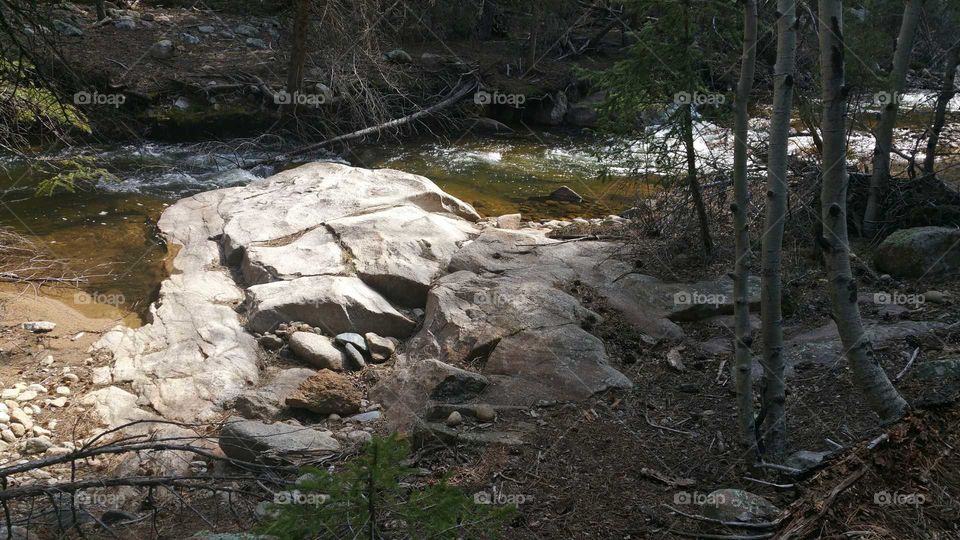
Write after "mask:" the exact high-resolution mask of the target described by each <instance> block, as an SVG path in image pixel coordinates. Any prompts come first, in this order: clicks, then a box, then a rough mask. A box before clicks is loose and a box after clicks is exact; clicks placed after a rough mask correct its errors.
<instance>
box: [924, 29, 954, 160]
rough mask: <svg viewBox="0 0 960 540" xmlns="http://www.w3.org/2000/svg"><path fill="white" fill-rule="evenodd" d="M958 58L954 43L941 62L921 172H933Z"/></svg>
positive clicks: (952, 95) (951, 97) (952, 92)
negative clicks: (939, 81) (937, 94)
mask: <svg viewBox="0 0 960 540" xmlns="http://www.w3.org/2000/svg"><path fill="white" fill-rule="evenodd" d="M958 60H960V44H958V43H954V44H953V46H952V47H950V50H949V51H947V57H946V59H945V60H944V62H943V87H942V88H941V90H940V95H939V96H938V97H937V106H936V108H935V109H934V113H933V125H932V126H931V127H930V139H928V140H927V156H926V158H924V160H923V172H924V173H925V174H933V166H934V164H935V162H936V160H937V144H938V143H939V142H940V132H941V131H943V124H944V122H945V120H946V116H947V105H948V104H949V103H950V100H951V99H953V97H954V96H955V95H957V91H956V87H955V86H954V84H956V76H957V61H958Z"/></svg>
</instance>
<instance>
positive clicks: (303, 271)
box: [89, 163, 732, 425]
mask: <svg viewBox="0 0 960 540" xmlns="http://www.w3.org/2000/svg"><path fill="white" fill-rule="evenodd" d="M159 228H160V230H161V232H162V233H163V235H164V236H165V237H166V239H167V241H168V244H169V246H170V249H171V253H173V254H174V256H173V259H172V263H171V268H172V271H171V276H170V277H169V278H168V279H167V280H165V281H164V282H163V284H162V286H161V291H160V297H159V299H158V301H157V302H156V303H155V305H153V306H152V307H151V312H150V314H151V321H150V323H149V324H147V325H145V326H144V327H142V328H138V329H130V328H124V327H117V328H115V329H113V330H111V331H110V332H108V333H107V334H105V335H104V336H103V337H102V338H101V339H100V341H99V342H98V343H97V344H95V346H94V348H95V349H99V350H101V351H103V352H104V353H109V354H111V355H112V358H113V363H112V366H111V367H110V368H108V369H107V370H105V372H104V373H100V374H98V381H100V382H101V383H102V385H103V386H104V388H102V389H100V390H97V391H96V392H95V394H94V397H91V398H89V399H90V400H91V401H90V404H91V405H94V406H95V407H96V410H97V411H98V413H99V415H100V416H101V418H102V419H103V420H104V421H105V423H107V424H111V425H116V424H118V423H122V422H123V421H125V420H129V419H141V418H154V417H162V418H166V419H172V420H179V421H185V422H193V421H215V420H219V419H220V418H222V416H223V414H224V412H225V410H226V409H229V407H230V406H231V404H237V403H241V404H243V405H244V406H245V407H246V408H248V409H250V410H251V411H254V412H255V413H256V414H254V416H259V417H264V418H268V417H273V416H276V414H278V412H279V410H280V409H282V407H283V403H281V402H279V401H277V400H273V399H269V397H270V396H269V395H268V394H270V393H271V391H278V390H277V388H281V387H282V388H284V389H288V390H292V385H290V384H279V383H278V382H277V381H278V380H279V379H278V378H277V377H278V376H277V375H276V374H269V375H263V374H261V362H260V355H262V354H265V351H264V349H261V346H260V345H259V344H258V342H257V340H256V339H255V338H254V335H253V333H262V332H271V331H273V330H274V329H276V328H278V327H279V326H280V325H281V324H286V323H289V322H292V321H297V322H299V323H302V324H306V325H309V327H311V328H315V329H316V331H317V332H321V333H323V334H326V335H327V336H328V337H332V336H335V335H337V334H341V333H345V332H349V333H356V334H360V335H363V334H365V333H374V334H376V335H378V336H383V338H385V339H386V338H391V339H394V338H395V339H397V340H400V341H405V343H404V344H403V345H402V346H401V348H400V351H401V353H400V354H397V355H395V360H394V362H393V363H392V364H388V367H387V368H378V369H381V370H383V369H386V370H385V371H383V372H382V375H381V376H380V377H379V380H380V383H379V384H378V385H377V386H376V387H375V388H373V389H372V390H371V395H374V394H375V395H376V399H377V400H378V401H380V402H382V403H383V404H384V405H385V406H386V407H387V409H388V411H387V413H388V415H389V414H392V413H391V411H390V410H389V409H390V408H391V406H393V408H394V409H395V412H396V411H407V412H414V413H417V412H418V411H420V410H421V409H422V408H423V407H424V406H428V405H429V403H430V402H448V403H452V402H467V401H469V402H473V403H480V404H486V403H489V404H493V405H498V406H501V405H503V406H517V405H528V404H532V403H535V402H537V401H540V400H554V401H557V400H579V399H583V398H586V397H589V396H590V395H592V394H594V393H596V392H600V391H603V390H606V389H610V388H626V387H629V386H631V383H630V381H629V380H628V379H627V377H625V376H624V375H623V374H621V373H620V372H619V371H617V370H616V369H614V368H613V367H611V365H610V362H609V359H608V357H607V352H606V350H605V347H604V344H603V342H602V341H601V340H600V339H598V338H597V337H595V336H594V335H592V334H591V333H590V332H589V329H590V328H591V327H592V326H593V325H594V324H595V323H596V322H597V321H598V320H599V319H600V316H599V315H598V314H596V313H593V312H592V311H590V310H588V309H586V308H584V307H583V306H582V305H581V304H580V302H579V300H578V299H577V298H575V297H573V296H571V295H570V294H568V293H567V292H566V290H567V287H568V285H569V284H570V283H571V282H574V281H579V282H580V283H582V284H585V285H587V286H589V287H591V288H593V289H595V290H596V291H597V292H598V293H599V294H600V295H601V296H603V297H604V298H606V300H607V301H608V303H609V304H610V305H611V307H613V308H615V309H617V310H619V311H621V312H623V313H624V315H625V316H626V318H627V319H628V320H629V321H631V322H632V323H633V324H634V325H635V326H637V327H638V328H640V329H641V330H642V331H643V332H644V333H646V334H648V335H650V336H652V337H654V338H656V339H662V338H676V337H678V336H680V335H682V330H681V329H680V327H679V326H677V324H676V323H675V322H674V320H677V321H682V320H691V319H697V318H702V317H708V316H713V315H717V314H721V313H725V312H729V311H731V310H732V303H731V300H732V299H731V298H729V296H730V295H729V291H730V290H731V288H732V283H730V282H729V279H726V280H724V279H721V280H718V281H715V282H704V283H701V284H694V285H683V284H668V283H663V282H661V281H660V280H658V279H655V278H653V277H650V276H644V275H640V274H637V273H635V272H634V267H633V266H632V264H630V263H627V262H623V261H621V260H620V258H618V257H617V246H616V245H614V244H611V243H606V242H599V241H582V242H559V241H556V240H551V239H549V238H547V236H546V232H547V231H546V230H545V229H537V228H523V229H520V230H505V229H500V228H497V227H495V226H493V225H489V224H487V225H485V224H484V223H482V222H480V217H479V216H478V215H477V213H476V212H475V211H474V210H473V208H472V207H470V206H469V205H467V204H465V203H463V202H461V201H459V200H458V199H456V198H454V197H452V196H450V195H448V194H446V193H444V192H443V191H441V190H440V189H439V188H438V187H437V186H436V185H434V184H433V183H432V182H431V181H429V180H427V179H426V178H423V177H420V176H416V175H412V174H407V173H402V172H399V171H392V170H367V169H360V168H354V167H349V166H345V165H340V164H335V163H312V164H308V165H304V166H301V167H298V168H295V169H291V170H288V171H284V172H282V173H280V174H277V175H274V176H272V177H270V178H266V179H262V180H257V181H255V182H253V183H251V184H249V185H246V186H241V187H232V188H227V189H220V190H216V191H211V192H207V193H201V194H198V195H195V196H193V197H189V198H186V199H183V200H181V201H179V202H177V203H176V204H174V205H172V206H171V207H170V208H168V209H167V210H166V211H165V212H164V214H163V216H162V218H161V219H160V222H159ZM691 293H696V294H697V295H699V296H701V297H709V298H711V299H712V300H711V302H712V303H711V304H704V303H703V302H686V303H684V302H683V301H678V300H677V298H678V295H683V294H687V295H688V296H689V295H690V294H691ZM724 295H726V296H724ZM420 310H423V312H425V314H423V312H421V311H420ZM421 317H422V320H421ZM264 343H267V342H264ZM280 345H281V346H282V342H281V343H280ZM307 367H308V366H307V365H304V366H303V368H307ZM314 367H315V366H314ZM306 371H307V370H306V369H304V371H303V372H301V371H297V372H296V373H295V374H296V379H297V380H302V379H303V378H305V377H306V376H307V373H306ZM291 380H292V379H291ZM288 387H290V388H288ZM271 389H273V390H271ZM284 391H286V390H284ZM241 397H242V399H239V401H238V398H241ZM119 398H122V399H119ZM394 416H396V415H394Z"/></svg>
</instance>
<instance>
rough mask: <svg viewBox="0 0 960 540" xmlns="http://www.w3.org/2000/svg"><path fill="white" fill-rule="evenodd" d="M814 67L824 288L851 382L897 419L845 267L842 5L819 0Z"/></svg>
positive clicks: (898, 408) (898, 404)
mask: <svg viewBox="0 0 960 540" xmlns="http://www.w3.org/2000/svg"><path fill="white" fill-rule="evenodd" d="M819 5H820V10H819V14H818V18H819V23H820V71H821V80H822V84H823V121H822V123H821V126H822V129H823V190H822V192H821V194H820V202H821V208H822V215H821V220H822V222H823V236H824V238H823V239H822V243H823V245H824V257H825V259H826V262H827V277H828V287H829V288H830V300H831V302H832V304H833V319H834V321H835V322H836V323H837V329H838V330H839V333H840V340H841V342H842V343H843V350H844V351H846V352H845V355H846V357H847V360H848V361H849V362H850V367H851V369H852V370H853V381H854V384H855V385H856V386H857V387H858V388H859V389H860V390H861V392H863V394H864V396H865V398H866V401H867V403H868V404H869V405H870V407H871V408H872V409H873V410H874V411H875V412H876V413H877V414H878V415H879V416H880V418H881V419H882V420H884V421H891V420H895V419H897V418H899V417H900V416H902V415H903V413H904V412H905V411H906V410H907V403H906V401H904V400H903V398H902V397H900V394H899V393H898V392H897V390H896V389H895V388H894V387H893V385H892V384H891V383H890V379H888V378H887V374H886V373H884V371H883V368H882V367H880V364H879V362H878V361H877V358H876V356H875V355H874V352H873V344H872V343H871V342H870V339H869V338H868V337H867V336H866V334H865V332H864V329H863V321H862V320H861V319H860V309H859V307H858V306H857V283H856V281H854V279H853V275H852V273H851V271H850V251H849V249H850V248H849V244H848V238H847V204H846V201H847V180H848V178H847V162H846V150H847V148H846V139H845V134H846V131H845V127H846V118H845V116H846V107H847V89H846V88H845V87H844V84H845V74H844V66H843V61H844V43H843V5H842V1H841V0H819Z"/></svg>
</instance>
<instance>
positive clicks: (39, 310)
mask: <svg viewBox="0 0 960 540" xmlns="http://www.w3.org/2000/svg"><path fill="white" fill-rule="evenodd" d="M860 251H861V252H862V251H863V250H860ZM861 254H864V253H861ZM683 262H685V261H682V260H680V261H677V264H682V263H683ZM724 266H725V263H723V262H719V261H718V262H715V263H714V265H713V266H711V267H707V268H704V267H702V266H701V267H700V270H699V271H692V270H691V268H692V266H687V265H683V270H682V272H683V274H684V277H695V275H696V274H699V273H700V272H703V273H704V274H703V275H708V274H710V272H714V273H715V271H717V270H720V269H722V268H723V267H724ZM661 270H663V269H662V268H661ZM664 277H666V276H664ZM788 282H789V286H788V295H787V296H788V298H791V299H794V300H793V301H792V302H791V303H790V305H791V306H792V310H791V312H790V313H789V314H788V316H787V318H786V321H785V326H786V329H787V330H786V339H787V343H788V347H789V346H790V344H791V343H792V342H791V339H792V338H794V337H797V336H801V337H802V336H809V335H812V334H811V332H813V331H815V330H817V329H819V328H821V327H823V325H825V324H828V323H829V321H830V319H829V311H830V309H829V301H828V299H827V296H826V294H825V291H824V289H823V286H824V283H823V276H822V273H821V272H820V271H819V269H818V268H816V267H807V268H806V269H805V271H802V272H796V277H794V278H793V279H789V280H788ZM898 290H901V291H903V292H904V293H905V294H907V293H911V291H920V292H930V291H933V290H937V291H940V292H942V293H944V294H943V296H944V300H942V301H938V302H927V303H924V304H922V305H918V306H915V309H909V310H899V309H897V310H890V309H889V307H887V306H884V305H877V304H875V303H871V302H869V301H865V302H861V308H862V311H863V313H864V317H865V318H866V320H867V321H868V326H869V325H870V324H878V325H879V324H881V323H880V321H883V322H884V323H890V322H895V321H938V322H941V323H944V324H945V325H947V326H946V328H942V329H940V330H937V331H933V332H923V333H918V334H910V335H906V336H904V337H903V338H902V339H895V340H892V341H885V342H884V343H882V344H878V346H877V352H878V358H879V359H880V361H881V364H882V365H883V367H884V369H885V370H886V372H887V374H888V376H889V377H890V378H891V379H895V378H897V377H898V374H900V373H901V372H902V371H904V367H905V366H906V365H907V362H908V361H909V358H910V357H914V360H915V361H914V364H913V367H912V368H911V369H910V370H907V371H906V374H905V376H903V377H902V378H901V379H900V380H899V381H898V382H897V385H898V388H899V389H900V390H901V391H902V392H903V393H904V395H905V397H906V398H907V399H908V400H909V401H910V402H911V403H914V404H922V403H923V402H924V401H927V402H929V399H928V398H929V397H930V393H931V389H930V387H929V386H928V385H927V384H926V383H925V382H921V381H915V380H914V379H912V378H911V376H910V375H911V374H912V373H913V371H915V370H916V369H917V368H918V367H919V366H921V365H922V364H924V363H927V362H932V361H936V360H938V359H942V358H956V357H957V354H958V352H960V331H958V330H957V329H956V328H957V324H956V323H958V321H960V311H958V310H957V308H956V306H957V303H958V302H960V279H956V278H953V279H941V280H928V281H924V282H905V283H902V284H901V287H900V288H899V289H898ZM12 292H14V291H12V290H11V291H9V292H7V293H6V294H5V295H4V297H3V300H4V305H5V307H6V309H5V313H4V323H3V324H4V328H3V331H2V334H0V337H2V339H3V341H4V344H3V351H4V352H3V355H4V361H3V363H2V366H0V370H2V371H0V374H2V378H3V379H4V380H8V379H10V378H11V377H13V378H17V379H18V380H19V379H22V380H24V381H25V382H40V383H43V382H46V379H45V377H46V378H49V377H50V376H51V373H53V371H57V370H62V369H63V367H69V368H70V369H71V370H73V371H74V372H75V373H77V374H78V375H80V379H81V382H80V384H79V385H78V388H77V390H78V391H80V392H82V387H84V386H85V385H86V382H87V381H89V380H90V379H89V377H90V370H91V369H92V368H93V367H96V366H95V365H93V362H91V361H90V360H88V356H87V352H86V350H87V348H88V347H89V344H90V342H91V340H92V339H95V337H96V336H97V335H98V334H99V333H100V332H102V331H103V330H105V329H107V328H109V327H110V326H112V325H113V324H115V323H117V322H118V321H117V320H116V319H110V318H103V317H101V318H89V317H87V316H86V315H84V314H79V313H78V314H76V316H75V317H68V318H66V319H65V318H64V317H63V315H62V314H59V313H58V316H57V319H58V320H67V323H65V324H63V325H62V326H60V327H58V329H57V332H56V333H55V334H53V335H48V336H44V337H37V338H30V339H26V340H25V339H24V336H23V335H22V334H24V331H23V330H22V329H20V328H18V325H19V322H21V321H22V320H33V319H43V318H44V315H45V314H47V316H48V317H49V313H50V309H62V308H61V307H58V306H59V303H58V302H56V301H54V300H51V299H42V298H41V299H39V300H38V299H32V300H31V299H24V296H23V294H20V295H13V294H11V293H12ZM20 292H21V293H22V292H23V291H20ZM570 292H571V293H573V294H575V295H576V296H578V297H579V298H580V299H581V300H582V301H584V303H585V304H584V305H585V306H587V307H589V308H590V309H592V310H594V311H595V312H597V313H599V314H600V315H602V316H603V318H604V320H603V322H602V323H601V324H600V325H598V326H597V327H595V328H594V330H593V332H594V333H595V335H597V336H598V337H600V338H601V339H602V340H603V341H604V343H605V346H606V348H607V351H608V354H609V356H610V358H611V364H612V365H613V366H614V367H616V368H617V369H619V370H620V371H621V372H623V373H624V374H626V375H627V376H628V377H629V378H630V379H631V380H632V381H633V382H634V384H635V385H636V386H635V388H634V389H632V390H630V391H626V392H624V391H617V392H610V393H607V394H604V395H598V396H596V397H594V398H593V399H591V400H588V401H586V402H581V403H569V404H562V405H553V406H550V405H546V406H542V407H535V408H532V409H529V410H521V411H513V412H509V413H503V414H501V417H500V418H498V423H503V424H518V423H522V424H527V425H530V426H533V427H534V428H535V429H534V430H533V436H532V438H531V440H530V441H528V444H525V445H522V446H519V447H502V446H489V447H486V448H475V447H466V446H453V447H448V446H436V447H433V446H428V447H425V448H421V449H420V450H419V451H418V452H417V453H416V454H415V461H414V462H413V463H412V466H414V467H417V468H419V469H420V470H421V471H422V474H423V477H422V478H421V479H420V481H427V482H430V481H434V480H437V479H439V478H443V477H449V478H451V481H452V483H453V484H455V485H457V486H459V487H461V488H462V489H464V490H465V491H466V492H467V493H475V492H478V491H483V490H486V491H488V492H489V491H490V490H493V491H494V492H496V493H499V494H501V495H503V496H508V497H512V500H514V501H520V504H519V505H518V512H517V514H516V515H515V518H514V519H513V520H512V521H511V523H510V524H509V525H507V526H506V527H505V528H504V529H503V530H502V531H501V532H502V533H503V537H505V538H543V539H554V538H683V537H691V536H697V535H704V534H720V535H742V534H744V533H757V534H761V536H762V534H766V532H767V531H749V530H747V531H745V530H743V529H739V528H733V529H731V528H727V527H725V526H720V525H715V524H711V523H707V522H704V521H702V520H699V519H691V518H689V517H685V516H683V515H681V514H680V513H678V511H679V512H683V513H687V514H690V515H700V514H701V511H700V510H699V507H698V506H696V504H695V502H696V501H697V500H700V499H703V498H704V497H706V496H707V495H708V494H710V493H711V492H713V491H714V490H716V489H723V488H736V489H744V490H747V491H750V492H752V493H755V494H758V495H762V496H764V497H766V498H767V499H768V500H769V501H771V502H772V503H773V504H775V505H776V506H777V507H778V508H780V509H783V510H789V513H788V514H787V516H786V517H785V518H783V520H782V523H781V525H782V527H783V528H788V529H794V528H796V529H797V530H799V531H801V532H800V533H798V534H797V535H796V536H794V537H797V538H815V537H821V536H830V535H831V534H842V533H844V532H849V531H854V530H855V531H862V533H861V536H860V537H862V538H908V537H915V538H954V537H957V535H960V531H958V530H957V528H956V527H957V525H956V524H957V517H958V516H960V502H958V499H957V497H960V483H958V482H957V478H956V471H958V470H960V456H958V454H957V449H956V444H957V443H958V439H960V424H958V422H957V420H958V418H960V405H958V404H956V403H952V404H946V405H944V404H943V403H938V404H937V405H936V406H932V405H929V403H928V405H925V406H923V407H919V408H918V409H917V410H915V412H913V413H911V415H910V416H909V417H908V418H907V419H905V420H903V421H901V422H899V423H897V424H894V425H892V426H882V425H880V424H879V422H878V421H877V418H876V417H875V415H874V414H873V413H872V412H870V411H869V410H868V409H867V408H866V407H865V405H864V404H863V402H862V399H861V398H860V395H859V393H858V392H857V391H856V389H855V388H854V387H853V385H852V382H851V376H850V371H849V369H848V367H847V366H846V365H845V363H844V362H843V361H842V359H840V358H836V357H831V358H824V359H813V358H811V359H809V360H810V361H805V362H803V363H801V364H798V365H797V366H796V375H795V376H793V377H792V378H791V379H789V380H788V392H789V393H788V401H787V415H788V426H789V433H790V435H789V439H790V440H789V443H790V450H791V451H796V450H808V451H811V452H827V453H829V455H828V456H827V457H826V458H825V459H824V462H823V465H822V466H820V467H817V468H816V469H815V470H814V472H806V473H804V474H801V475H799V476H798V475H795V474H792V473H788V472H783V471H779V470H774V469H769V468H758V467H756V466H754V460H753V459H752V457H751V456H750V455H749V454H748V453H745V452H744V451H743V450H742V448H741V447H740V446H739V445H738V442H737V431H736V419H735V408H734V406H733V403H734V395H733V392H732V384H731V380H730V375H729V367H730V366H729V362H730V358H731V357H732V355H731V350H730V348H729V347H730V345H731V341H732V318H731V317H730V316H720V317H716V318H714V319H710V320H708V321H706V322H701V323H685V324H684V330H685V332H686V334H687V337H686V338H685V339H684V340H683V342H681V343H679V344H678V343H659V344H653V343H651V342H649V341H647V340H645V339H644V337H643V336H642V335H640V334H638V333H637V332H636V331H635V330H634V329H633V328H632V326H631V325H630V324H629V323H627V322H626V321H624V320H622V319H621V318H620V317H619V315H618V314H617V312H616V311H615V310H612V309H609V308H608V307H607V306H605V305H604V304H603V302H602V301H600V300H599V299H598V297H597V296H596V295H595V294H593V293H592V291H590V290H589V289H585V288H583V287H579V286H576V285H574V286H572V287H571V289H570ZM876 292H883V291H882V289H881V288H878V286H877V285H870V284H865V285H863V290H862V295H861V296H863V297H864V298H869V297H870V296H871V295H872V294H873V293H876ZM25 306H33V307H25ZM38 306H39V307H38ZM891 313H895V316H892V315H891ZM869 321H876V322H874V323H871V322H869ZM950 325H953V326H950ZM758 326H759V321H757V320H754V327H755V328H756V327H758ZM80 332H84V335H82V336H80V337H79V338H77V339H73V337H74V336H76V335H77V334H79V333H80ZM813 335H815V334H813ZM34 342H35V343H34ZM671 351H676V352H679V353H680V357H681V358H682V367H681V368H679V369H678V368H677V367H676V364H675V363H674V364H671V363H670V362H668V361H667V357H668V355H670V354H671ZM754 352H755V353H758V352H759V351H758V350H755V351H754ZM48 353H49V354H50V355H53V356H54V358H55V361H56V364H55V366H53V367H50V366H43V365H42V364H40V363H38V362H39V361H40V360H42V359H43V358H44V357H45V356H46V355H47V354H48ZM45 414H46V413H45ZM51 414H52V416H50V419H54V418H56V419H60V420H61V422H77V418H80V417H82V408H80V409H77V408H75V407H74V408H72V409H71V408H70V407H67V408H64V409H62V410H58V411H53V412H52V413H51ZM78 414H80V416H77V415H78ZM43 418H44V421H46V420H48V419H47V417H46V416H44V417H43ZM880 437H884V438H882V439H879V440H880V441H881V442H880V443H879V444H877V445H876V446H875V447H871V448H868V447H867V445H868V443H869V442H870V441H876V440H878V438H880ZM828 441H832V442H828ZM834 443H836V444H834ZM841 446H842V449H841V448H839V447H841ZM345 457H347V458H348V457H349V456H345ZM430 479H433V480H430ZM887 496H889V497H897V496H900V497H911V496H912V497H913V498H912V499H907V500H908V501H916V500H917V497H918V496H919V497H921V499H922V504H913V503H907V504H895V503H890V502H889V501H888V500H887V499H884V497H887ZM187 500H188V501H189V502H186V501H181V500H174V499H170V498H167V499H165V500H158V501H155V503H156V505H155V508H157V509H158V512H156V513H155V514H153V518H152V519H150V520H147V521H140V522H138V523H135V524H131V525H129V526H117V527H115V528H114V531H115V532H118V533H120V535H121V537H123V538H137V537H141V536H142V535H144V534H147V535H148V536H157V537H164V538H181V537H183V536H182V534H183V531H184V530H191V531H193V530H205V529H217V530H246V529H247V528H248V527H249V526H251V524H252V523H253V521H254V513H253V510H254V508H253V507H254V505H255V502H256V501H240V500H237V499H234V500H226V499H223V498H220V497H212V498H211V497H209V496H207V495H205V494H195V495H192V496H189V497H188V499H187ZM144 510H146V508H144ZM780 532H781V533H782V532H783V529H781V531H780Z"/></svg>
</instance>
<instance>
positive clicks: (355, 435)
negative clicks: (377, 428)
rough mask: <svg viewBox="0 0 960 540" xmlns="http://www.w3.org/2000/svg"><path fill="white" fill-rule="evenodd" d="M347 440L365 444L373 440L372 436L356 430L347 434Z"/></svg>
mask: <svg viewBox="0 0 960 540" xmlns="http://www.w3.org/2000/svg"><path fill="white" fill-rule="evenodd" d="M347 438H348V439H350V440H351V441H354V442H359V443H364V444H366V443H368V442H370V441H372V440H373V435H371V434H370V433H368V432H366V431H361V430H357V431H351V432H349V433H347Z"/></svg>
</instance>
